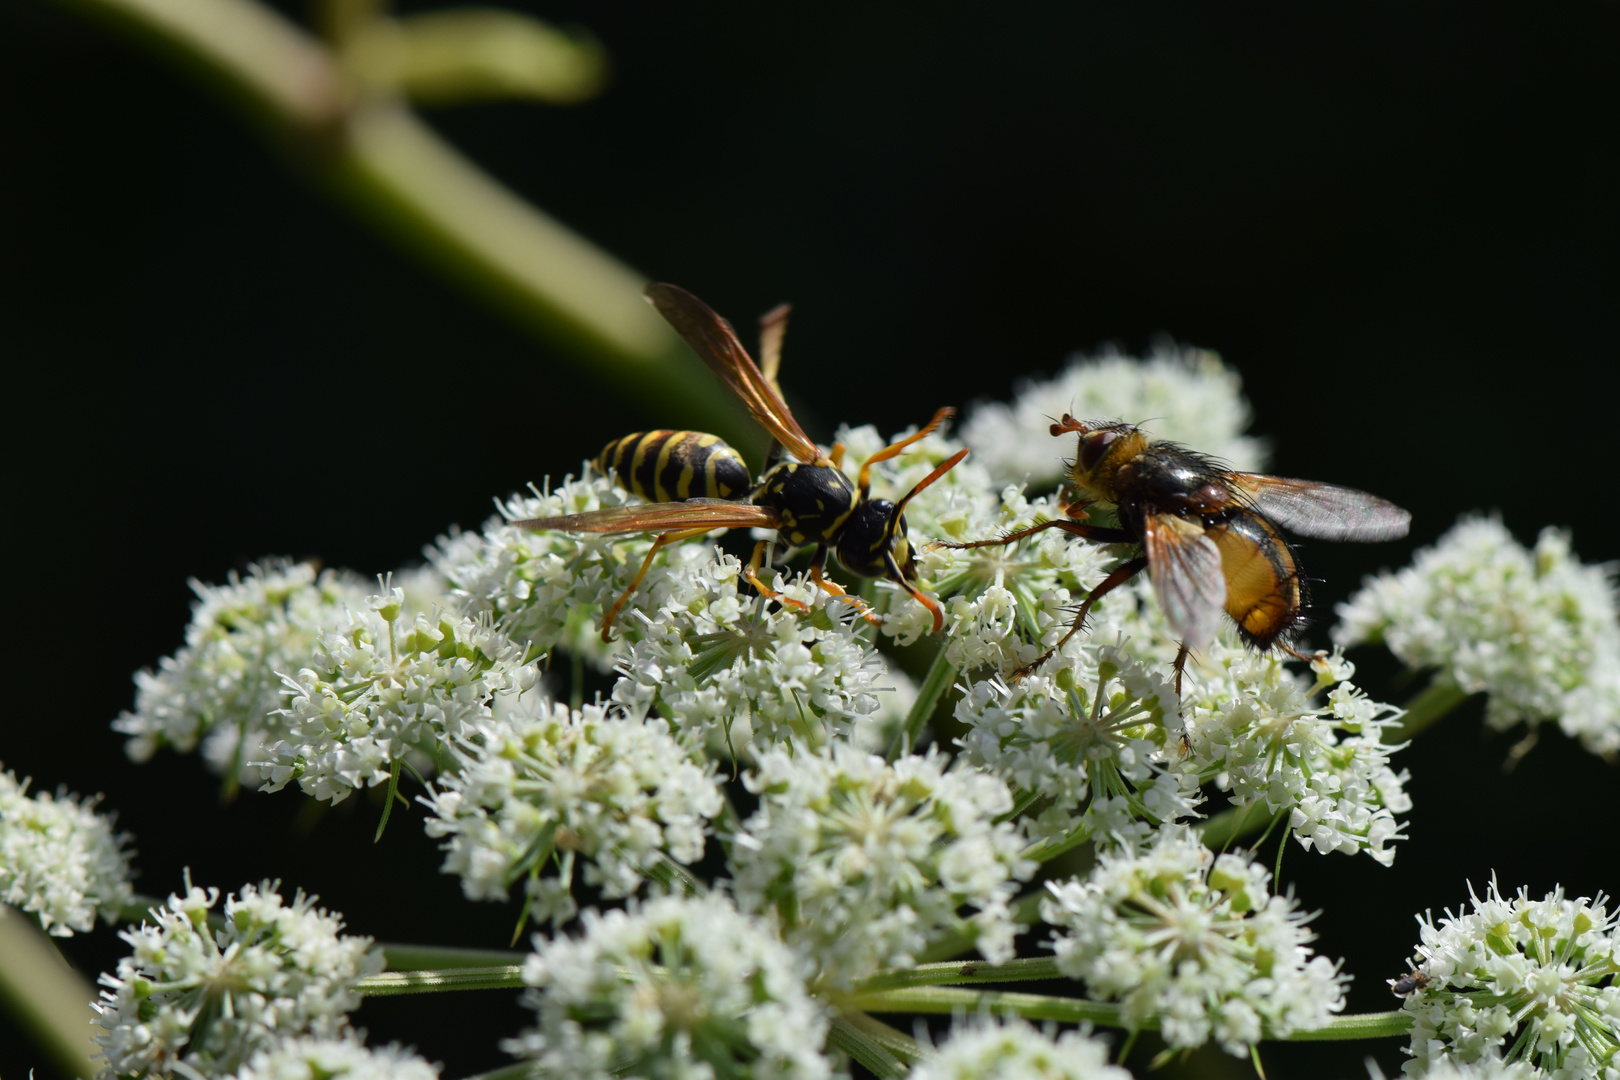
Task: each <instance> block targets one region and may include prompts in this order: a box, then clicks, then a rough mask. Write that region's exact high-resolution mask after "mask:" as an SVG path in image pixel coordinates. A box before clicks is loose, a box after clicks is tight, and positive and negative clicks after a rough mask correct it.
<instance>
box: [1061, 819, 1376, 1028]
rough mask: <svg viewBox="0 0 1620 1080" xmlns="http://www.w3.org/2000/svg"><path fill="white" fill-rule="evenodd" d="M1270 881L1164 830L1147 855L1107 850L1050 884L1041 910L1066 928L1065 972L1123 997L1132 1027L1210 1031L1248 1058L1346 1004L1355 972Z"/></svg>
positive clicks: (1182, 833)
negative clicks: (1087, 870) (1083, 874)
mask: <svg viewBox="0 0 1620 1080" xmlns="http://www.w3.org/2000/svg"><path fill="white" fill-rule="evenodd" d="M1269 878H1270V875H1269V874H1268V873H1267V872H1266V871H1265V870H1264V869H1263V868H1261V867H1260V866H1259V865H1257V864H1255V863H1251V862H1249V861H1247V860H1246V859H1244V858H1241V857H1239V856H1237V855H1221V856H1216V855H1215V854H1214V853H1212V852H1211V851H1210V850H1209V849H1208V848H1206V847H1204V845H1203V844H1202V843H1200V842H1199V841H1198V839H1197V838H1196V837H1195V836H1194V835H1193V834H1192V833H1190V832H1188V831H1187V830H1185V829H1177V828H1166V829H1164V830H1162V831H1161V832H1160V834H1159V837H1158V840H1157V841H1156V842H1155V843H1154V844H1153V845H1152V846H1151V847H1149V848H1147V849H1146V850H1144V851H1142V852H1141V853H1140V854H1131V853H1129V852H1128V851H1126V850H1123V849H1118V850H1115V851H1113V852H1106V851H1105V852H1103V853H1102V854H1101V856H1100V858H1099V861H1098V864H1097V866H1096V867H1095V868H1094V869H1093V870H1092V872H1091V874H1090V876H1089V877H1088V878H1087V879H1086V880H1085V881H1069V882H1065V883H1063V884H1056V883H1053V884H1050V885H1049V886H1048V888H1050V889H1051V892H1052V895H1051V896H1050V897H1049V898H1047V899H1046V900H1044V901H1042V903H1041V918H1042V919H1044V920H1045V921H1046V922H1048V923H1050V924H1052V925H1053V926H1054V927H1057V928H1058V930H1059V931H1060V932H1059V933H1058V934H1056V935H1055V936H1054V937H1053V939H1052V947H1053V948H1054V949H1055V950H1056V952H1057V966H1058V970H1059V971H1061V972H1063V974H1065V975H1068V976H1069V977H1071V978H1075V979H1083V980H1084V981H1085V983H1086V986H1087V987H1088V989H1089V990H1090V992H1091V993H1092V994H1093V995H1095V996H1097V997H1101V998H1104V999H1116V1000H1119V1001H1121V1002H1123V1003H1124V1007H1125V1008H1124V1012H1125V1022H1126V1024H1127V1025H1128V1026H1129V1027H1131V1028H1132V1029H1133V1030H1134V1029H1136V1028H1139V1027H1142V1026H1143V1025H1145V1024H1147V1023H1148V1022H1150V1021H1153V1020H1157V1021H1158V1025H1159V1032H1160V1034H1161V1035H1162V1036H1163V1037H1164V1041H1165V1042H1166V1043H1167V1044H1168V1045H1169V1046H1171V1047H1194V1046H1202V1045H1203V1044H1204V1043H1206V1042H1208V1041H1209V1040H1210V1039H1212V1038H1213V1039H1214V1040H1215V1041H1216V1042H1218V1043H1219V1044H1220V1045H1221V1047H1222V1048H1223V1049H1225V1050H1226V1051H1227V1052H1228V1053H1230V1054H1234V1055H1240V1056H1241V1055H1243V1054H1246V1053H1247V1052H1248V1050H1249V1048H1250V1047H1251V1046H1253V1045H1254V1044H1255V1043H1256V1042H1258V1041H1259V1040H1260V1038H1261V1036H1262V1035H1266V1034H1269V1035H1272V1036H1279V1037H1283V1036H1287V1035H1288V1034H1289V1033H1290V1032H1293V1031H1299V1030H1309V1029H1312V1028H1318V1027H1322V1026H1323V1025H1325V1024H1326V1023H1327V1022H1328V1021H1329V1020H1330V1019H1332V1014H1334V1013H1336V1012H1338V1011H1339V1010H1340V1009H1341V1008H1343V1007H1344V983H1345V982H1346V981H1347V980H1346V979H1345V977H1344V976H1343V975H1341V974H1339V970H1338V966H1337V965H1335V964H1334V963H1333V962H1331V961H1329V960H1328V959H1327V958H1326V957H1321V956H1313V955H1312V954H1311V950H1310V949H1309V948H1308V947H1307V944H1308V942H1310V941H1311V939H1312V937H1313V936H1314V935H1312V934H1311V933H1310V931H1308V930H1307V929H1306V928H1305V924H1306V922H1308V921H1309V918H1310V917H1309V916H1307V915H1304V914H1302V913H1301V912H1300V911H1299V910H1298V909H1297V908H1296V907H1295V905H1294V901H1293V898H1292V897H1288V896H1272V895H1270V894H1269V892H1268V889H1267V882H1268V879H1269Z"/></svg>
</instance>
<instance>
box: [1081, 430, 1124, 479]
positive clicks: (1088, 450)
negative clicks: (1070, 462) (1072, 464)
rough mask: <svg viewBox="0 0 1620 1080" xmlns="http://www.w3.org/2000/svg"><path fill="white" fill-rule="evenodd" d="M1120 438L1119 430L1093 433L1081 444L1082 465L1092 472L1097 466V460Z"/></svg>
mask: <svg viewBox="0 0 1620 1080" xmlns="http://www.w3.org/2000/svg"><path fill="white" fill-rule="evenodd" d="M1117 438H1119V432H1117V431H1099V432H1097V433H1096V434H1094V435H1092V436H1091V438H1089V439H1087V440H1086V441H1085V442H1084V443H1082V444H1081V446H1080V467H1081V468H1082V469H1085V470H1086V471H1087V472H1090V471H1091V470H1092V469H1095V468H1096V467H1097V462H1099V461H1101V460H1102V456H1103V454H1104V453H1106V452H1107V450H1108V447H1109V446H1110V445H1111V444H1112V443H1113V441H1114V440H1115V439H1117Z"/></svg>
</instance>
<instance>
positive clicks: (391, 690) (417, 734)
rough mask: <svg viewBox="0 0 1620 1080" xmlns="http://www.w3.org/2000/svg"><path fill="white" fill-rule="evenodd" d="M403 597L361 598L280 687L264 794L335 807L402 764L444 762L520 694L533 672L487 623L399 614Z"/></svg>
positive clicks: (393, 592)
mask: <svg viewBox="0 0 1620 1080" xmlns="http://www.w3.org/2000/svg"><path fill="white" fill-rule="evenodd" d="M404 604H405V597H404V593H403V591H402V590H400V589H398V588H391V589H388V590H386V591H385V592H383V593H380V594H378V595H376V596H372V597H369V598H367V609H366V610H365V611H363V612H359V613H350V614H349V616H348V617H347V620H346V625H344V626H343V627H342V628H341V629H338V630H334V631H331V632H329V633H325V634H322V635H321V636H320V638H319V641H318V643H317V644H316V646H315V649H314V652H313V655H312V656H311V657H310V659H309V666H307V667H304V668H302V669H301V670H299V672H298V673H297V675H296V676H288V677H286V679H285V682H286V686H287V687H288V688H289V689H290V691H291V696H290V700H289V701H288V703H287V706H286V708H285V709H284V710H282V717H281V727H282V730H283V731H284V733H285V737H284V738H283V739H282V740H280V741H278V742H277V743H275V744H274V745H272V746H270V747H268V748H267V751H266V754H267V757H268V759H269V760H268V762H267V763H266V765H265V769H266V772H267V776H268V779H267V781H266V783H265V785H264V787H265V789H266V790H268V791H278V790H280V789H281V788H282V787H284V786H285V785H286V784H287V783H288V782H290V781H292V780H297V781H298V784H299V786H300V787H301V788H303V790H304V792H305V793H306V794H308V795H312V796H314V797H315V798H317V799H328V800H331V801H332V802H338V801H339V800H341V799H343V798H346V797H347V796H348V795H349V793H350V792H352V791H354V790H356V789H357V788H362V787H367V786H371V785H375V784H382V783H387V782H388V781H389V780H390V778H391V777H393V776H394V775H395V770H397V769H398V768H399V763H401V762H404V761H405V760H406V759H407V758H408V757H411V756H413V755H414V756H417V757H418V758H420V760H421V761H422V763H423V765H428V766H430V765H434V764H437V763H439V762H440V761H442V760H443V759H444V757H445V756H446V755H447V753H448V744H449V742H450V741H451V740H454V739H456V738H458V737H460V736H461V735H462V734H463V733H464V732H465V731H467V730H469V729H470V726H471V725H473V724H474V723H476V722H477V721H479V720H481V719H483V718H485V717H487V716H488V715H489V714H490V702H491V700H492V699H493V698H494V697H495V695H497V694H513V693H520V692H522V691H523V690H525V689H527V688H528V687H530V686H532V685H534V683H535V681H536V680H537V678H538V672H537V671H536V670H535V668H534V666H533V665H532V664H527V665H526V664H523V663H522V662H521V661H522V649H521V648H520V647H519V646H517V645H516V644H514V643H513V642H512V641H511V640H510V639H509V638H507V637H506V636H505V635H503V634H501V633H500V632H498V631H497V630H495V628H494V627H492V626H491V625H490V623H489V620H488V617H487V616H486V617H483V618H479V619H472V618H467V617H460V618H457V617H455V616H451V615H448V614H440V615H438V616H437V617H436V618H435V617H433V616H429V615H427V614H423V613H418V614H417V615H416V616H415V617H414V618H411V617H410V616H409V615H408V614H407V613H406V611H405V607H404Z"/></svg>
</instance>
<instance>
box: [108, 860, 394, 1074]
mask: <svg viewBox="0 0 1620 1080" xmlns="http://www.w3.org/2000/svg"><path fill="white" fill-rule="evenodd" d="M278 885H279V883H276V882H265V883H264V884H262V885H260V886H259V887H257V888H255V887H254V886H252V885H244V886H243V887H242V889H241V891H240V892H238V893H236V894H233V895H231V896H229V897H227V898H226V900H225V908H224V917H225V918H224V925H223V926H222V927H221V928H219V929H217V930H216V929H214V928H212V927H210V926H209V924H208V913H209V911H210V910H212V908H213V907H214V905H215V904H216V903H217V902H218V901H219V890H218V889H208V890H206V891H205V890H203V889H200V888H197V887H196V886H194V885H192V884H191V880H190V876H189V875H187V880H186V892H185V895H184V896H178V895H171V896H170V897H169V899H168V902H167V903H166V904H164V906H163V907H161V908H153V909H152V911H151V912H150V913H149V917H148V919H147V921H144V922H142V924H141V925H140V926H139V927H136V928H135V929H132V930H125V931H123V932H122V933H120V934H119V936H120V937H121V938H123V939H124V940H125V941H127V942H128V943H129V945H130V948H131V950H132V952H131V954H130V955H129V956H126V957H125V958H124V959H122V960H120V961H119V962H118V973H117V974H116V975H107V974H103V975H102V976H101V984H102V985H103V986H104V987H106V989H104V990H102V992H101V1001H100V1002H99V1003H97V1004H96V1006H95V1008H96V1011H97V1012H98V1013H99V1014H100V1016H101V1019H100V1021H99V1023H100V1025H101V1027H102V1029H103V1030H102V1033H101V1034H99V1035H97V1036H96V1042H97V1043H99V1044H100V1045H101V1048H102V1054H103V1057H104V1059H105V1062H106V1065H105V1067H104V1068H103V1070H102V1072H101V1075H102V1076H103V1077H113V1076H148V1077H164V1076H170V1075H173V1074H176V1073H181V1074H185V1075H193V1074H201V1075H203V1076H225V1075H229V1074H233V1073H235V1072H236V1071H237V1069H239V1068H240V1067H241V1066H242V1065H244V1064H245V1063H246V1062H247V1061H248V1060H249V1059H250V1058H251V1057H252V1055H253V1054H254V1053H255V1052H257V1051H259V1050H261V1049H265V1048H268V1047H273V1046H275V1045H276V1044H277V1043H279V1042H280V1041H281V1040H282V1039H284V1038H286V1037H288V1036H300V1035H312V1036H318V1037H322V1038H329V1037H337V1036H341V1035H343V1034H344V1033H346V1032H347V1031H348V1030H349V1018H348V1016H347V1014H348V1013H349V1012H350V1011H351V1010H353V1009H354V1008H356V1007H357V1006H358V1005H359V1004H360V998H359V995H358V994H357V993H356V992H355V990H354V984H355V982H356V981H357V980H359V979H360V978H362V977H364V976H366V975H372V974H375V973H376V972H378V971H381V970H382V965H383V958H382V954H381V953H380V952H377V951H374V950H373V949H372V948H371V939H370V938H367V937H350V936H347V935H344V934H341V933H339V931H340V930H342V928H343V920H342V919H341V918H339V917H338V916H336V915H329V914H327V912H326V911H325V910H323V909H318V908H316V907H315V906H314V898H313V897H305V896H304V894H303V893H302V892H299V893H298V894H297V895H295V896H294V897H293V899H292V902H291V903H286V902H285V901H283V900H282V898H281V896H280V894H279V893H278V892H277V888H278Z"/></svg>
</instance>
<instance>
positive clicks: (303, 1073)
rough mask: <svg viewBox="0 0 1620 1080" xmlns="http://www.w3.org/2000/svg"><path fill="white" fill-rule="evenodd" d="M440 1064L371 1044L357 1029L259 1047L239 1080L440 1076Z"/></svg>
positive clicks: (420, 1079)
mask: <svg viewBox="0 0 1620 1080" xmlns="http://www.w3.org/2000/svg"><path fill="white" fill-rule="evenodd" d="M438 1076H439V1066H437V1065H433V1064H429V1063H428V1062H426V1061H424V1060H422V1059H421V1058H420V1057H418V1056H417V1055H416V1054H414V1053H412V1052H411V1051H409V1050H406V1049H404V1048H403V1047H400V1046H396V1045H389V1046H383V1047H369V1046H367V1045H365V1043H364V1042H362V1041H361V1040H360V1038H359V1037H358V1035H356V1034H355V1033H352V1032H351V1033H349V1034H347V1035H343V1036H340V1037H338V1038H327V1039H319V1038H313V1037H308V1036H306V1037H303V1038H296V1039H286V1040H284V1041H282V1042H278V1043H276V1044H274V1045H273V1046H269V1047H266V1048H265V1049H262V1050H259V1051H257V1052H256V1053H255V1054H254V1055H253V1057H252V1059H251V1060H250V1061H249V1062H248V1063H247V1064H246V1065H244V1066H243V1067H242V1071H241V1072H239V1073H237V1074H236V1080H438Z"/></svg>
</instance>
